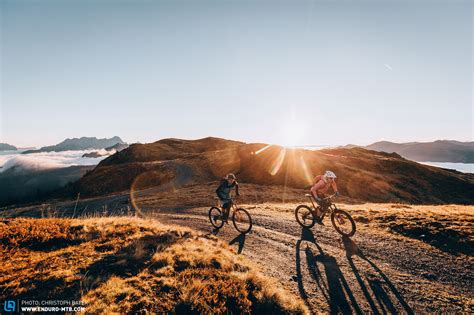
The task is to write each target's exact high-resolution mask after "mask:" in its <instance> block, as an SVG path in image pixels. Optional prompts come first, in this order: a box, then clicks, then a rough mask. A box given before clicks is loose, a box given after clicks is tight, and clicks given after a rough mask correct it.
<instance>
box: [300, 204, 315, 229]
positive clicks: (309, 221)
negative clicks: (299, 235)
mask: <svg viewBox="0 0 474 315" xmlns="http://www.w3.org/2000/svg"><path fill="white" fill-rule="evenodd" d="M295 217H296V221H297V222H298V223H299V225H301V226H302V227H304V228H312V227H313V226H314V224H315V223H316V219H315V217H314V215H313V211H311V209H310V208H309V207H308V206H305V205H300V206H298V207H296V209H295Z"/></svg>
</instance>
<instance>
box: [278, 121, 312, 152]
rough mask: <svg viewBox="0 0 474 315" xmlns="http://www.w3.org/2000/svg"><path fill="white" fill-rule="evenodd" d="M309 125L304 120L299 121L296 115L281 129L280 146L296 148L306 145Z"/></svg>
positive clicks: (283, 124)
mask: <svg viewBox="0 0 474 315" xmlns="http://www.w3.org/2000/svg"><path fill="white" fill-rule="evenodd" d="M307 130H308V125H307V123H306V122H305V121H304V120H302V119H298V118H297V117H296V116H295V115H294V114H293V115H291V116H290V117H289V119H288V120H287V121H285V122H283V123H282V125H281V128H280V133H281V135H280V137H279V138H280V139H281V140H280V144H281V145H282V146H284V147H295V146H301V145H304V144H305V140H306V139H307V137H308V134H307Z"/></svg>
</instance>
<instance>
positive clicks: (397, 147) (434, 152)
mask: <svg viewBox="0 0 474 315" xmlns="http://www.w3.org/2000/svg"><path fill="white" fill-rule="evenodd" d="M365 148H367V149H370V150H375V151H383V152H389V153H390V152H396V153H398V154H400V155H401V156H403V157H405V158H407V159H410V160H414V161H418V162H451V163H474V142H473V141H467V142H461V141H456V140H436V141H433V142H407V143H396V142H390V141H379V142H375V143H372V144H370V145H368V146H365Z"/></svg>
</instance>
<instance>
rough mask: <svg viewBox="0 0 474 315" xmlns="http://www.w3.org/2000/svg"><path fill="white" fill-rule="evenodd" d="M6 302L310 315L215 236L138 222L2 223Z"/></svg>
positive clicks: (1, 295)
mask: <svg viewBox="0 0 474 315" xmlns="http://www.w3.org/2000/svg"><path fill="white" fill-rule="evenodd" d="M0 235H2V238H1V243H0V253H1V255H0V266H1V267H0V271H1V272H0V299H1V300H5V299H6V298H9V299H15V300H17V299H28V300H32V299H37V300H40V299H54V300H81V301H83V302H86V309H87V313H96V314H97V313H129V314H137V313H138V314H140V313H147V312H152V313H170V312H171V313H179V314H193V313H207V314H212V313H219V314H220V313H234V314H236V313H249V312H252V313H253V312H255V313H256V312H258V313H262V314H263V313H292V314H293V313H297V314H298V313H299V314H304V313H307V308H306V306H305V305H304V304H303V302H302V301H301V300H300V299H299V298H297V297H296V296H294V295H292V294H290V293H288V292H286V291H284V290H283V289H279V288H278V286H277V285H276V283H275V282H274V281H273V280H271V279H269V278H266V277H264V276H263V275H262V274H260V273H259V271H257V270H256V267H254V266H253V265H252V264H251V263H250V262H248V261H247V260H246V259H245V258H244V257H242V256H239V255H236V254H235V253H234V252H233V251H232V250H231V249H230V248H229V247H228V246H227V245H224V244H223V243H221V242H220V241H218V240H217V239H216V238H215V237H214V236H206V235H202V234H198V233H196V232H192V231H191V230H188V229H185V228H178V227H174V226H165V225H162V224H160V223H159V222H157V221H153V220H148V221H145V220H141V219H137V218H132V217H120V218H119V217H111V218H91V219H57V218H56V219H3V220H1V221H0Z"/></svg>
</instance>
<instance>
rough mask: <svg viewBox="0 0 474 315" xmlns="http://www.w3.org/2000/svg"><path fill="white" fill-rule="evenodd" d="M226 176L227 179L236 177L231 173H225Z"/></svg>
mask: <svg viewBox="0 0 474 315" xmlns="http://www.w3.org/2000/svg"><path fill="white" fill-rule="evenodd" d="M226 177H227V179H234V180H235V179H237V177H235V175H234V174H233V173H229V174H227V176H226Z"/></svg>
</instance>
